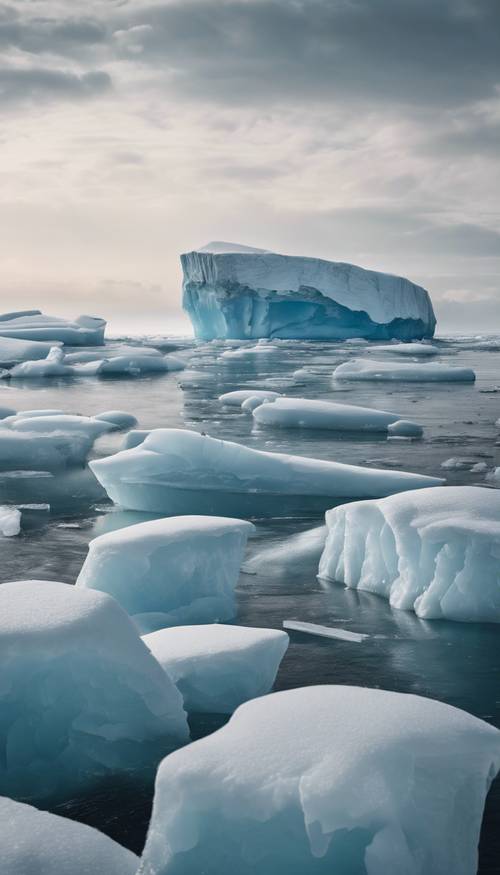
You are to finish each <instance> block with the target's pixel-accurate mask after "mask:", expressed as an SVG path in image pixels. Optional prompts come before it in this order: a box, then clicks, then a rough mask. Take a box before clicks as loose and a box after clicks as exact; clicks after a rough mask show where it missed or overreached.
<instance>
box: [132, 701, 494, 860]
mask: <svg viewBox="0 0 500 875" xmlns="http://www.w3.org/2000/svg"><path fill="white" fill-rule="evenodd" d="M499 766H500V733H499V732H498V730H497V729H495V728H494V727H492V726H489V725H488V724H487V723H484V722H483V721H481V720H479V719H477V718H476V717H472V716H471V715H469V714H466V713H465V712H464V711H460V710H458V709H456V708H453V707H451V706H449V705H445V704H443V703H441V702H437V701H433V700H431V699H428V698H423V697H418V696H413V695H406V694H401V693H393V692H387V691H385V690H376V689H366V688H359V687H348V686H316V687H307V688H302V689H300V688H299V689H294V690H288V691H286V692H279V693H272V694H271V695H269V696H264V697H262V698H259V699H253V700H252V701H251V702H247V703H246V704H245V705H242V706H241V707H240V708H238V710H237V711H236V712H235V714H234V715H233V717H232V718H231V720H230V721H229V723H228V724H226V726H224V727H223V728H222V729H220V730H219V731H218V732H215V733H213V734H212V735H209V736H207V737H206V738H204V739H202V740H201V741H196V742H194V743H193V744H191V745H190V746H189V747H188V748H185V749H183V750H180V751H177V752H175V753H173V754H171V755H170V756H168V757H167V758H166V759H165V760H163V762H162V764H161V765H160V768H159V771H158V774H157V779H156V791H155V798H154V807H153V815H152V819H151V824H150V828H149V834H148V838H147V842H146V846H145V849H144V853H143V857H142V861H141V866H140V869H139V873H140V875H181V873H182V875H199V873H200V872H203V873H204V875H234V873H235V872H238V873H240V875H255V872H258V873H259V875H288V873H293V875H313V873H314V875H315V873H318V875H319V873H346V872H356V873H357V872H363V873H365V875H389V873H391V875H392V873H394V875H396V873H397V875H403V873H404V875H444V873H446V875H448V873H450V875H451V873H453V875H474V873H475V872H476V870H477V845H478V839H479V831H480V826H481V817H482V813H483V807H484V801H485V796H486V793H487V790H488V787H489V784H490V783H491V781H492V779H493V777H494V775H495V774H496V772H497V771H498V769H499Z"/></svg>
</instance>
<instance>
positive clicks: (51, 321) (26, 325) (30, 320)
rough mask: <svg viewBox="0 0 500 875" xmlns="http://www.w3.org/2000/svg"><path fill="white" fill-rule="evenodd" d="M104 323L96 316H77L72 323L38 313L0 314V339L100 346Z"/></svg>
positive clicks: (26, 311)
mask: <svg viewBox="0 0 500 875" xmlns="http://www.w3.org/2000/svg"><path fill="white" fill-rule="evenodd" d="M105 328H106V322H105V320H104V319H100V318H98V317H96V316H78V318H77V319H75V320H74V321H70V320H68V319H60V318H58V317H57V316H46V315H44V314H43V313H41V312H40V310H21V311H19V312H18V313H3V314H0V337H13V338H17V339H18V340H38V341H49V342H50V341H59V342H61V343H66V344H68V345H71V346H100V345H101V344H103V343H104V330H105Z"/></svg>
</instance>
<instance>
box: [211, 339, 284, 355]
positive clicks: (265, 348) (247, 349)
mask: <svg viewBox="0 0 500 875" xmlns="http://www.w3.org/2000/svg"><path fill="white" fill-rule="evenodd" d="M279 351H280V349H279V346H273V344H272V343H267V341H262V340H260V341H259V342H258V344H257V345H256V346H241V347H240V348H239V349H226V350H225V351H224V352H222V353H221V355H220V357H221V359H241V358H245V357H246V356H264V355H271V354H272V353H276V352H279Z"/></svg>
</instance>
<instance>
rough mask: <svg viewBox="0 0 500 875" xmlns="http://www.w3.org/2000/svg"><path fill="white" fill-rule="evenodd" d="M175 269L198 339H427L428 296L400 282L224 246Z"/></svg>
mask: <svg viewBox="0 0 500 875" xmlns="http://www.w3.org/2000/svg"><path fill="white" fill-rule="evenodd" d="M181 263H182V269H183V272H184V281H183V307H184V309H185V310H186V312H187V313H188V314H189V316H190V318H191V321H192V323H193V327H194V331H195V335H196V336H197V337H199V338H202V339H205V340H211V339H213V338H241V339H243V338H247V339H251V338H259V337H276V338H305V339H317V340H344V339H346V338H352V337H356V338H359V337H363V338H368V339H373V340H375V339H382V340H388V339H391V338H398V339H400V340H412V339H414V338H417V339H418V338H422V337H432V335H433V333H434V328H435V325H436V319H435V316H434V311H433V309H432V304H431V300H430V298H429V295H428V293H427V292H426V290H425V289H423V288H422V287H421V286H417V285H415V284H414V283H412V282H410V281H409V280H407V279H404V278H403V277H398V276H392V275H391V274H386V273H379V272H377V271H373V270H365V269H364V268H361V267H357V266H356V265H353V264H347V263H344V262H335V261H325V260H324V259H322V258H305V257H300V256H291V255H278V254H277V253H275V252H267V251H266V250H263V249H252V248H251V247H248V246H238V245H236V244H230V243H210V244H208V245H207V246H204V247H202V248H201V249H197V250H194V251H193V252H188V253H186V254H185V255H181ZM238 354H239V353H236V355H238ZM225 355H227V356H228V355H229V354H226V353H225Z"/></svg>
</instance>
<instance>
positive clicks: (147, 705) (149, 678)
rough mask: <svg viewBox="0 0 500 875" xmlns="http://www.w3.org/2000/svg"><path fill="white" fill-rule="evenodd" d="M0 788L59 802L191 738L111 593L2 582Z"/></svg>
mask: <svg viewBox="0 0 500 875" xmlns="http://www.w3.org/2000/svg"><path fill="white" fill-rule="evenodd" d="M0 658H1V664H2V684H1V690H0V793H2V794H4V795H7V796H11V797H13V798H23V799H29V800H45V799H57V798H58V797H60V796H63V795H64V796H66V797H67V796H68V795H69V794H70V793H72V792H75V791H77V790H79V789H83V788H84V787H85V786H88V785H89V784H91V783H93V782H95V781H97V780H98V779H100V778H102V777H104V776H106V775H107V774H113V773H118V772H127V773H129V772H132V771H134V770H143V769H145V768H148V767H152V766H154V764H155V761H157V760H158V759H159V757H161V756H162V755H164V754H165V753H166V752H168V751H170V750H172V749H173V748H175V747H178V746H179V745H181V744H184V743H185V742H186V741H187V740H188V728H187V722H186V716H185V713H184V710H183V707H182V698H181V695H180V693H179V692H178V690H177V689H176V687H175V686H174V685H173V683H171V682H169V680H168V678H166V677H165V673H164V672H163V670H162V669H161V668H160V666H159V665H158V663H157V662H156V660H154V659H153V657H152V656H151V654H150V653H149V651H148V650H147V648H146V647H145V645H144V643H143V642H142V641H141V639H140V637H139V635H138V633H137V630H136V628H135V626H134V624H133V623H132V621H131V619H130V617H128V616H127V614H126V613H125V611H124V610H123V609H122V608H121V607H120V606H119V605H118V604H117V602H116V601H114V600H113V599H112V598H110V597H109V596H108V595H105V594H104V593H100V592H93V591H89V590H84V589H81V588H79V587H75V586H70V585H69V584H65V583H56V582H54V581H46V580H28V581H16V582H13V583H4V584H2V586H0Z"/></svg>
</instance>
